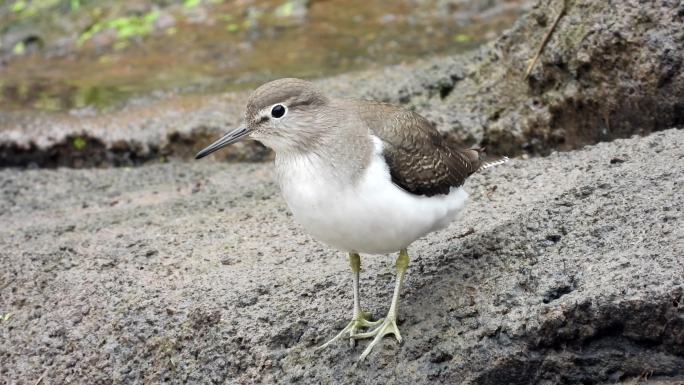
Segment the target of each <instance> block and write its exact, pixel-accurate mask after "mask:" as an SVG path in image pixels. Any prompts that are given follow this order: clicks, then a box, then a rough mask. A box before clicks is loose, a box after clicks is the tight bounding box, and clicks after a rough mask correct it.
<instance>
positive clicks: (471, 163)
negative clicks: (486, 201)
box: [357, 101, 482, 196]
mask: <svg viewBox="0 0 684 385" xmlns="http://www.w3.org/2000/svg"><path fill="white" fill-rule="evenodd" d="M357 106H358V111H359V116H360V118H361V120H362V121H363V122H364V123H365V124H366V125H367V126H368V128H369V129H370V131H371V133H372V134H373V135H375V136H376V137H378V138H379V139H380V140H381V141H382V143H383V152H382V155H383V157H384V158H385V161H386V162H387V165H388V166H389V170H390V175H391V177H392V181H393V182H394V183H395V184H396V185H398V186H399V187H401V188H402V189H404V190H406V191H408V192H410V193H412V194H416V195H425V196H433V195H439V194H448V193H449V192H450V190H451V188H452V187H458V186H461V185H463V183H464V182H465V180H466V178H468V176H470V175H471V174H472V173H474V172H475V171H477V170H478V169H479V167H480V165H481V164H482V159H481V156H480V155H481V154H480V152H479V151H478V150H476V149H459V148H452V147H450V146H449V144H448V143H447V142H446V140H445V139H444V138H443V137H442V135H441V134H440V133H439V131H437V129H435V128H434V127H433V126H432V124H431V123H430V122H429V121H428V120H427V119H426V118H424V117H423V116H421V115H420V114H418V113H416V112H414V111H411V110H409V109H406V108H403V107H400V106H395V105H392V104H388V103H381V102H373V101H359V102H358V103H357Z"/></svg>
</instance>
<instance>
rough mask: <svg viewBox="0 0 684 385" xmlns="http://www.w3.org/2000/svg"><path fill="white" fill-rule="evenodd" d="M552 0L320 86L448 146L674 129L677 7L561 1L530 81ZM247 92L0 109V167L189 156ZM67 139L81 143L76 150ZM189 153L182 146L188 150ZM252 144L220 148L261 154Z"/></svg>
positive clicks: (682, 37) (498, 145)
mask: <svg viewBox="0 0 684 385" xmlns="http://www.w3.org/2000/svg"><path fill="white" fill-rule="evenodd" d="M561 3H562V2H561V1H559V0H555V1H552V0H539V1H537V2H536V5H535V6H534V7H533V8H532V9H531V11H530V12H529V13H527V14H526V15H524V16H523V17H521V18H520V19H519V20H518V21H517V22H516V24H515V26H514V27H513V28H511V29H510V30H509V31H508V32H506V33H505V34H503V35H502V36H501V37H499V38H498V39H496V40H495V41H493V42H492V43H491V44H489V45H487V46H486V47H484V48H482V49H480V50H478V51H477V52H475V53H472V54H468V55H464V56H454V57H446V58H435V59H432V60H429V61H423V62H418V63H414V64H410V65H399V66H394V67H390V68H388V69H386V70H383V71H370V72H362V73H356V74H349V75H342V76H338V77H334V78H331V79H327V80H321V81H319V84H320V85H321V87H324V88H325V89H326V90H328V91H329V92H330V94H332V95H335V96H344V97H366V98H373V99H381V100H387V101H392V102H400V103H405V104H408V105H409V106H410V107H411V108H415V109H416V110H418V111H419V112H420V113H422V114H424V115H426V116H427V117H428V118H429V119H431V120H432V121H433V122H434V123H435V124H436V126H437V127H438V128H439V129H440V130H441V131H442V132H444V133H445V134H446V135H448V136H450V137H452V138H453V139H455V140H456V141H459V142H462V143H467V144H472V143H479V144H480V145H486V146H487V147H488V148H489V149H490V150H492V151H496V152H500V153H505V154H508V155H515V154H519V153H521V152H529V153H542V154H546V153H548V152H549V151H550V150H551V149H554V148H560V149H571V148H576V147H578V146H580V145H582V144H588V143H596V142H599V141H604V140H610V139H614V138H620V137H628V136H630V135H632V134H635V133H639V134H646V133H649V132H652V131H656V130H661V129H667V128H670V127H673V126H678V125H682V124H684V102H683V101H684V67H683V64H684V50H682V49H681V47H683V46H684V5H682V4H681V2H680V1H673V0H658V1H649V2H644V1H639V0H625V1H594V0H567V9H566V13H565V16H564V17H563V18H562V19H561V20H560V23H559V24H558V27H557V28H556V30H555V32H554V33H553V35H552V36H551V38H550V40H549V43H548V45H547V46H546V48H545V50H544V52H543V54H542V55H541V57H540V60H539V63H538V64H537V66H536V67H535V68H534V70H533V71H532V74H531V76H530V77H529V79H525V78H524V72H525V69H526V67H527V65H528V62H529V60H530V59H531V58H532V57H533V56H534V54H535V52H536V51H537V49H538V47H539V45H540V43H541V41H542V39H543V36H544V35H545V34H546V32H547V30H548V29H549V27H550V25H551V24H552V21H553V18H554V17H555V15H556V14H557V13H558V10H559V9H560V5H561ZM245 98H246V93H244V92H241V93H235V94H229V95H223V96H214V97H211V96H207V97H204V98H192V99H190V98H185V97H178V98H172V99H170V100H165V101H160V102H154V101H148V102H144V103H142V104H140V105H132V106H129V107H128V108H126V109H124V110H123V111H119V112H115V113H110V114H105V115H96V116H86V117H83V116H62V117H58V118H57V117H55V116H51V115H46V116H31V117H27V116H16V115H14V114H10V113H5V114H4V115H3V114H0V165H4V166H8V165H29V164H32V163H33V164H37V165H41V166H56V165H67V166H84V165H85V166H88V165H99V164H114V165H126V164H137V163H141V162H144V161H148V160H151V159H159V158H164V157H168V156H172V157H181V158H187V157H188V156H189V155H190V154H192V150H199V149H200V148H201V147H202V146H204V145H206V144H208V142H209V141H210V140H211V139H212V138H216V137H217V136H218V135H220V134H221V133H223V132H225V131H226V130H227V127H234V126H236V125H237V124H238V122H239V120H240V119H241V114H242V109H243V108H244V100H245ZM75 138H84V139H85V140H86V141H87V142H88V146H86V148H85V149H82V150H76V149H75V148H74V146H73V140H74V139H75ZM188 149H190V150H188ZM269 154H270V153H269V152H268V151H267V150H266V149H264V148H263V147H261V146H259V145H238V146H235V147H233V148H232V149H231V150H229V151H225V152H223V153H222V154H221V155H219V156H222V157H224V158H226V157H227V158H229V159H232V160H244V159H248V160H263V159H267V158H268V157H269Z"/></svg>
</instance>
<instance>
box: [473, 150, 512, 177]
mask: <svg viewBox="0 0 684 385" xmlns="http://www.w3.org/2000/svg"><path fill="white" fill-rule="evenodd" d="M472 150H475V151H477V153H478V155H479V159H480V165H479V167H478V168H477V171H482V170H486V169H488V168H490V167H494V166H498V165H500V164H504V163H506V162H508V161H509V160H510V159H509V158H508V157H507V156H502V155H489V154H487V153H485V149H484V147H483V148H473V149H472Z"/></svg>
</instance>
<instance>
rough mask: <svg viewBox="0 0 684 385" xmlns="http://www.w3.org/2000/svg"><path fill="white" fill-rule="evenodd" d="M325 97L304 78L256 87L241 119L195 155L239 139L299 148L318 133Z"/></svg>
mask: <svg viewBox="0 0 684 385" xmlns="http://www.w3.org/2000/svg"><path fill="white" fill-rule="evenodd" d="M328 103H329V100H328V98H327V97H326V96H325V95H323V94H322V93H321V92H320V91H318V90H317V89H316V88H315V87H314V85H313V84H312V83H310V82H308V81H305V80H300V79H293V78H286V79H279V80H274V81H272V82H269V83H266V84H264V85H262V86H261V87H259V88H257V89H256V90H255V91H254V92H253V93H252V94H251V95H250V97H249V99H248V100H247V109H246V112H245V121H244V123H243V124H242V125H241V126H240V127H238V128H236V129H234V130H232V131H230V132H228V133H227V134H226V135H224V136H223V137H222V138H221V139H219V140H217V141H216V142H214V143H212V144H211V145H209V146H208V147H207V148H205V149H203V150H202V151H200V152H199V153H197V156H196V157H195V158H196V159H199V158H203V157H205V156H207V155H209V154H211V153H212V152H214V151H216V150H218V149H220V148H223V147H225V146H227V145H229V144H232V143H235V142H238V141H240V140H242V139H246V138H250V139H255V140H258V141H260V142H262V143H263V144H264V145H266V146H268V147H270V148H272V149H274V150H275V151H276V152H281V151H283V152H285V151H301V150H304V149H305V148H306V147H307V146H310V145H311V143H312V142H315V140H316V138H317V137H318V136H320V135H321V132H320V129H319V124H317V123H319V122H320V121H321V120H322V119H325V116H326V113H325V108H326V106H328Z"/></svg>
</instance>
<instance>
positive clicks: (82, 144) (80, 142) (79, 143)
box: [71, 136, 88, 151]
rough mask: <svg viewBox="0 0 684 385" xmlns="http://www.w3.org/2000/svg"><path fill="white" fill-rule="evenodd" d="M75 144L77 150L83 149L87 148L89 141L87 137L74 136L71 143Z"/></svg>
mask: <svg viewBox="0 0 684 385" xmlns="http://www.w3.org/2000/svg"><path fill="white" fill-rule="evenodd" d="M71 144H72V145H73V146H74V149H75V150H77V151H81V150H83V149H85V148H86V146H87V145H88V143H87V142H86V141H85V139H83V138H81V137H80V136H79V137H76V138H74V140H73V142H72V143H71Z"/></svg>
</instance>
